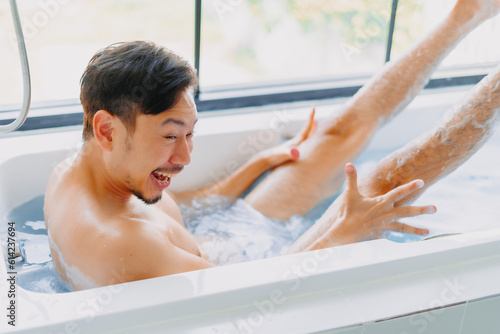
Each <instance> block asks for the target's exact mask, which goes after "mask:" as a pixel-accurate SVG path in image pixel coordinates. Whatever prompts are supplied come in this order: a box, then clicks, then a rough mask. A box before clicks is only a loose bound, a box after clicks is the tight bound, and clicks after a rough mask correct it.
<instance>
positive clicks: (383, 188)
mask: <svg viewBox="0 0 500 334" xmlns="http://www.w3.org/2000/svg"><path fill="white" fill-rule="evenodd" d="M499 114H500V66H498V67H497V68H496V69H495V71H493V72H492V73H491V74H490V75H488V76H487V77H485V78H484V79H483V80H482V81H481V82H480V83H479V84H478V85H477V86H476V87H475V88H474V89H473V90H472V91H471V92H470V94H469V95H468V96H467V97H466V98H465V100H464V101H463V102H462V103H461V104H459V105H457V106H456V107H454V108H453V109H451V110H450V111H449V112H448V113H447V114H446V115H445V117H444V119H443V120H442V122H441V123H440V124H439V125H438V126H436V127H435V128H434V129H432V130H430V131H428V132H427V133H426V134H424V135H422V136H421V137H419V138H417V139H416V140H414V141H412V142H410V143H409V144H407V145H406V146H404V147H403V148H401V149H399V150H397V151H396V152H394V153H392V154H390V155H389V156H388V157H386V158H385V159H383V160H381V161H380V162H379V164H378V165H377V166H376V168H375V169H374V171H373V172H372V173H370V174H368V175H366V176H365V177H364V178H363V179H362V180H360V182H359V187H360V192H361V193H362V194H363V195H365V196H370V197H373V196H377V195H380V194H383V193H386V192H388V191H390V190H392V189H394V188H395V187H397V186H399V185H401V184H404V183H407V182H409V181H411V180H413V179H416V178H419V179H422V180H424V182H425V186H424V187H423V188H422V189H419V190H418V191H416V192H415V193H412V195H411V196H409V197H408V198H405V203H407V202H409V201H410V200H411V199H414V198H416V197H417V196H418V195H419V194H421V193H422V192H423V191H424V190H425V189H426V188H427V187H429V186H430V185H431V184H433V183H434V182H435V181H436V180H438V179H439V178H441V177H443V176H445V175H447V174H449V173H451V172H452V171H453V170H455V169H456V168H457V167H458V166H460V165H461V164H462V163H463V162H464V161H466V160H467V159H468V158H469V157H470V156H472V155H473V154H474V153H475V152H476V151H477V150H478V149H479V148H480V147H481V146H482V145H483V144H484V142H486V140H488V138H489V137H490V135H491V134H492V133H493V129H494V125H495V123H496V121H497V119H498V117H499ZM397 204H398V205H400V204H403V203H399V202H398V203H397Z"/></svg>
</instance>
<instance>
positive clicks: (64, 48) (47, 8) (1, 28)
mask: <svg viewBox="0 0 500 334" xmlns="http://www.w3.org/2000/svg"><path fill="white" fill-rule="evenodd" d="M0 6H1V7H0V48H1V49H2V52H1V53H0V64H1V65H0V66H1V67H2V69H1V73H2V74H3V75H2V80H1V81H0V104H3V105H5V104H11V103H19V101H20V100H21V95H22V86H21V74H20V73H21V70H20V64H19V59H18V58H19V57H18V54H17V44H16V41H15V35H14V29H13V24H12V19H11V15H10V8H9V4H8V2H7V1H1V2H0ZM18 7H19V15H20V18H21V23H22V26H23V33H24V37H25V41H26V48H27V52H28V57H29V64H30V72H31V81H32V101H33V102H35V106H36V102H41V101H57V100H66V99H72V100H75V101H78V97H79V80H80V76H81V75H82V73H83V70H84V69H85V67H86V66H87V64H88V62H89V60H90V58H91V57H92V55H93V54H94V53H95V52H96V51H97V50H99V49H102V48H103V47H105V46H107V45H109V44H111V43H115V42H119V41H127V40H137V39H144V40H152V41H155V42H157V43H160V44H162V45H165V46H166V47H168V48H170V49H172V50H176V52H177V53H179V54H180V55H182V56H183V57H185V58H186V59H188V60H189V61H190V62H193V55H194V51H193V50H194V2H193V1H177V0H161V1H157V0H78V1H69V0H39V1H18Z"/></svg>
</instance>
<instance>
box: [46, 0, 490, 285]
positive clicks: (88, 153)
mask: <svg viewBox="0 0 500 334" xmlns="http://www.w3.org/2000/svg"><path fill="white" fill-rule="evenodd" d="M499 11H500V0H458V1H457V4H456V5H455V7H454V8H453V9H452V11H451V12H450V14H449V15H448V16H447V17H446V18H445V19H444V20H443V21H442V23H441V24H440V25H439V26H438V27H437V28H435V30H434V31H433V32H431V34H430V35H429V36H428V37H427V38H426V39H424V40H422V41H421V42H420V43H418V44H417V45H416V46H415V47H414V48H413V49H411V50H410V51H409V52H408V53H407V54H406V55H405V56H403V57H402V58H401V59H399V60H397V61H393V62H391V63H389V64H387V65H386V66H385V67H384V68H383V69H382V70H381V72H380V73H379V74H377V75H376V76H375V77H374V78H373V79H372V80H371V81H369V82H368V83H367V84H366V85H365V86H364V87H363V88H362V89H361V90H360V91H359V92H358V93H357V94H356V95H355V96H354V97H353V98H352V99H350V101H348V102H347V103H346V104H345V106H344V108H343V109H342V110H341V111H340V112H338V113H335V114H332V115H331V116H330V117H328V118H327V119H326V120H325V121H323V122H322V123H321V124H319V125H318V126H316V123H315V122H314V120H313V117H311V119H310V120H309V122H308V124H307V125H306V126H305V127H304V129H303V130H302V131H301V132H300V133H299V134H298V135H297V136H296V137H295V138H293V139H292V140H290V141H289V142H287V143H285V144H283V145H281V146H279V147H276V148H273V149H270V150H267V151H263V152H260V153H258V154H257V155H256V156H254V157H253V158H252V159H251V160H250V161H248V162H247V163H246V164H245V165H244V166H242V167H241V168H240V169H239V170H237V171H236V172H235V173H234V174H233V175H231V176H230V177H228V178H227V179H226V180H223V181H222V182H220V183H218V184H216V185H213V186H208V187H206V188H204V189H200V190H194V191H189V192H185V193H180V194H172V193H170V192H168V191H167V190H166V188H167V187H168V185H169V183H170V178H171V176H172V175H174V174H177V173H180V172H181V171H182V169H183V167H184V166H185V165H187V164H189V162H190V153H191V150H192V149H193V131H194V128H195V124H196V120H197V114H196V106H195V104H194V101H193V98H192V96H191V94H190V90H191V89H192V87H194V86H195V84H196V76H195V73H194V71H193V69H192V68H191V67H190V66H189V65H188V63H187V62H186V61H184V60H182V59H181V58H179V57H177V56H176V55H174V54H172V53H171V52H169V51H168V50H165V49H163V48H161V47H158V46H156V45H154V44H152V43H145V42H132V43H122V44H116V45H112V46H110V47H108V48H106V49H104V50H103V51H100V52H98V53H97V54H96V55H95V56H94V57H93V58H92V60H91V61H90V63H89V65H88V67H87V69H86V70H85V73H84V74H83V77H82V81H81V89H82V90H81V101H82V104H83V107H84V110H85V116H84V132H83V138H84V144H83V147H82V149H81V151H80V152H79V154H78V156H77V157H76V159H75V160H74V161H72V162H71V163H70V164H69V165H68V164H61V165H60V166H59V167H58V168H57V170H56V171H55V172H54V173H53V175H52V176H51V178H50V180H49V183H48V187H47V192H46V196H45V218H46V223H47V230H48V234H49V238H50V246H51V252H52V256H53V259H54V262H55V265H56V268H57V271H58V272H59V274H60V275H61V277H62V278H63V279H64V280H66V281H67V282H68V283H70V284H71V285H72V287H73V288H74V289H84V288H89V287H94V286H102V285H108V284H114V283H119V282H127V281H133V280H139V279H145V278H150V277H157V276H163V275H170V274H175V273H181V272H186V271H192V270H198V269H203V268H209V267H211V266H212V265H213V264H212V263H210V262H209V261H207V260H206V259H205V257H204V254H202V251H201V248H200V244H199V242H198V241H197V240H196V239H195V238H194V237H193V236H192V235H191V234H190V233H189V232H188V231H187V230H186V229H185V228H184V226H183V221H182V217H181V215H180V212H179V207H178V204H177V203H179V202H189V201H191V199H193V198H194V197H203V196H208V195H212V194H217V195H223V196H228V197H238V196H240V195H241V194H242V193H243V192H244V191H245V190H246V189H247V188H248V187H249V186H250V185H251V184H252V183H253V182H254V181H255V180H256V179H257V178H258V177H259V176H260V175H261V174H262V173H264V172H266V171H268V170H272V171H271V173H269V175H268V176H267V177H266V178H265V179H264V180H263V181H262V182H261V183H259V185H258V186H257V187H256V188H255V189H253V190H252V191H251V192H250V193H249V194H248V195H247V196H246V197H245V201H246V202H247V203H249V204H250V205H251V206H253V207H254V208H255V209H257V210H258V211H260V212H262V213H263V214H265V215H266V216H269V217H275V218H281V219H287V218H289V217H290V216H291V215H293V214H303V213H305V212H307V211H308V210H309V209H310V208H312V207H313V206H314V205H315V204H316V203H318V202H319V201H320V200H322V199H324V198H327V197H328V196H331V195H332V194H334V193H336V192H338V191H339V189H340V186H341V184H342V183H343V181H344V177H345V179H346V188H345V190H344V192H343V193H342V194H341V195H340V196H339V197H338V198H337V199H336V200H335V202H333V203H332V204H331V205H330V207H329V208H328V210H327V211H326V212H325V214H324V215H323V216H322V217H321V218H320V219H319V220H318V221H317V222H316V223H315V224H314V225H313V226H312V227H311V228H310V229H309V230H308V231H307V232H306V233H305V234H304V235H302V236H301V237H300V238H299V239H298V240H297V241H296V242H295V244H294V245H293V246H292V247H291V249H290V251H291V252H301V251H307V250H313V249H319V248H325V247H331V246H335V245H341V244H347V243H352V242H356V241H359V240H365V239H369V238H375V237H378V236H379V234H380V233H381V232H383V231H386V230H395V231H403V232H407V233H413V234H419V235H425V234H426V233H428V232H427V231H426V230H423V229H420V228H416V227H412V226H409V225H406V224H403V223H400V222H399V221H398V220H399V219H400V218H403V217H412V216H416V215H420V214H426V213H433V212H435V208H434V207H433V206H424V207H413V206H404V205H405V204H407V203H409V201H410V200H412V199H414V198H416V197H417V196H418V195H419V194H420V193H422V191H424V190H425V189H426V188H427V187H428V186H430V185H431V184H432V183H433V182H435V181H436V180H438V179H439V178H440V177H442V176H444V175H446V174H448V173H450V172H451V171H453V170H454V169H455V168H456V167H457V166H458V165H460V164H461V163H462V162H464V161H465V160H466V159H467V158H469V157H470V156H471V155H472V154H473V153H474V152H475V151H476V150H477V149H478V148H479V147H480V146H481V145H482V143H483V142H484V141H485V140H486V139H487V138H488V136H489V135H490V134H491V132H492V131H493V127H494V122H495V120H496V117H497V113H499V112H500V111H499V107H500V88H499V86H500V85H499V82H500V68H497V70H496V71H495V72H494V73H492V74H490V75H489V76H488V77H486V78H485V79H483V80H482V81H481V82H480V83H479V84H478V85H477V87H476V88H475V90H474V91H473V92H472V93H471V94H470V95H469V96H468V97H467V98H466V100H465V101H464V102H463V103H461V104H459V105H457V106H456V107H455V108H453V109H452V110H451V111H450V112H449V113H448V114H447V116H446V117H445V118H444V120H443V121H442V123H441V124H439V125H437V126H436V127H435V128H434V129H433V130H431V131H430V132H428V133H427V134H424V135H423V136H421V137H420V138H419V139H417V140H415V141H413V142H411V143H409V144H408V145H407V146H405V147H404V148H402V149H400V150H398V151H396V152H394V153H392V154H391V155H390V156H388V157H387V158H385V159H383V160H382V161H380V163H379V164H378V165H377V166H376V168H375V169H374V170H373V172H372V173H371V174H369V175H367V176H366V177H364V178H363V179H361V180H359V182H358V180H357V176H356V171H355V168H354V166H353V165H352V164H350V163H348V162H349V161H352V160H353V159H354V158H355V157H356V156H357V155H358V154H359V153H360V152H361V150H362V149H363V148H364V146H365V145H366V144H367V143H368V142H369V141H370V139H371V138H372V135H373V134H374V132H375V131H376V130H377V128H378V127H379V126H381V125H382V124H384V122H386V121H387V120H388V119H390V118H391V117H393V116H394V115H396V114H397V113H398V112H399V111H401V110H402V109H403V108H404V107H405V106H406V105H407V104H408V103H409V102H410V101H411V100H412V98H413V97H414V96H415V95H416V94H417V92H418V91H419V90H420V89H421V88H422V87H423V86H424V84H425V83H426V82H427V80H428V78H429V76H430V74H431V73H432V71H433V70H434V69H435V68H436V67H437V65H438V64H439V63H440V61H441V60H442V59H443V58H444V57H445V56H446V55H447V54H448V53H449V51H450V50H451V49H452V48H453V46H454V45H456V43H457V42H458V41H459V40H460V39H461V38H462V37H464V36H465V35H466V33H468V32H470V31H472V30H473V29H474V28H475V27H476V26H478V25H479V24H480V23H481V22H483V21H485V20H486V19H488V18H489V17H492V16H494V15H495V14H497V13H498V12H499ZM214 149H215V148H214ZM299 152H300V156H299Z"/></svg>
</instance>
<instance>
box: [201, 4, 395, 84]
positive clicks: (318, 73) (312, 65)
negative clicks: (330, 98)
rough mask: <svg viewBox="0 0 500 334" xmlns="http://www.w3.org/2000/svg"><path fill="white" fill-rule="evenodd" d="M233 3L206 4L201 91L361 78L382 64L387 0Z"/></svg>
mask: <svg viewBox="0 0 500 334" xmlns="http://www.w3.org/2000/svg"><path fill="white" fill-rule="evenodd" d="M233 3H234V2H233ZM235 3H236V4H235V5H231V2H224V1H204V2H203V12H202V13H203V18H202V34H201V39H202V43H201V68H200V86H201V87H202V89H203V88H210V87H213V86H220V85H223V86H229V85H235V84H236V85H238V84H252V85H259V84H263V83H266V82H267V83H269V82H288V81H301V80H302V81H312V80H322V79H338V78H348V77H353V76H354V77H356V76H360V75H361V76H366V75H369V74H371V73H373V72H375V71H376V70H377V69H378V68H379V67H380V66H381V65H382V64H383V63H384V60H385V48H386V41H387V33H388V22H389V17H390V8H391V1H390V0H384V1H382V0H380V1H365V0H338V1H326V0H319V1H310V0H292V1H290V0H273V1H266V0H253V1H237V2H235Z"/></svg>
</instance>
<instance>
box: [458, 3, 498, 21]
mask: <svg viewBox="0 0 500 334" xmlns="http://www.w3.org/2000/svg"><path fill="white" fill-rule="evenodd" d="M452 13H453V14H454V15H455V18H456V19H457V22H469V21H472V22H473V23H475V24H479V23H481V22H483V21H485V20H487V19H489V18H491V17H494V16H496V15H497V14H498V13H500V0H458V1H457V3H456V4H455V7H454V8H453V11H452Z"/></svg>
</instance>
